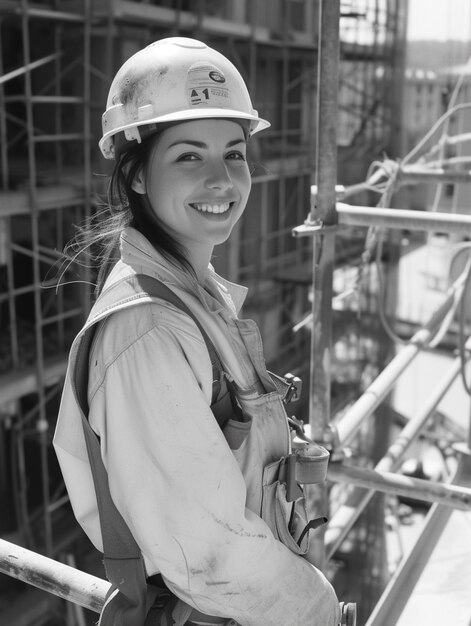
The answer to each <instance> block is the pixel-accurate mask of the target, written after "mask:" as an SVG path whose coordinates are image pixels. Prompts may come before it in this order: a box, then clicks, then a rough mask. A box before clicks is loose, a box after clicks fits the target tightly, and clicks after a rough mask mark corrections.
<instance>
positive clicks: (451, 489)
mask: <svg viewBox="0 0 471 626" xmlns="http://www.w3.org/2000/svg"><path fill="white" fill-rule="evenodd" d="M327 478H328V480H332V481H334V482H342V483H345V482H346V483H349V484H351V485H358V486H359V487H366V488H367V489H372V490H374V491H381V492H383V493H393V494H396V495H398V496H406V497H409V498H415V499H417V500H423V501H425V502H437V503H439V504H444V505H446V506H450V507H452V508H455V509H461V510H462V511H469V510H471V489H467V488H466V487H457V486H455V485H448V484H446V483H440V482H433V481H429V480H424V479H421V478H412V477H410V476H402V475H401V474H395V473H393V472H379V471H378V470H377V469H368V468H365V467H355V466H353V465H343V464H342V463H331V464H330V465H329V469H328V472H327Z"/></svg>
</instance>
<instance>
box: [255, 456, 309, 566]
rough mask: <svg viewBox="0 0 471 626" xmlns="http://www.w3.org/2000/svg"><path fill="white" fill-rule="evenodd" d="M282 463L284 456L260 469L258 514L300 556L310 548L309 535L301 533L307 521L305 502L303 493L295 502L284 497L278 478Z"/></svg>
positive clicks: (284, 491) (276, 535) (284, 492)
mask: <svg viewBox="0 0 471 626" xmlns="http://www.w3.org/2000/svg"><path fill="white" fill-rule="evenodd" d="M283 462H284V459H280V460H278V461H275V462H273V463H270V464H269V465H266V466H265V468H264V470H263V487H262V510H261V517H262V519H263V520H264V521H265V523H266V524H268V526H269V527H270V530H271V531H272V532H273V534H274V536H275V537H276V538H277V539H278V540H279V541H281V542H282V543H283V544H284V545H285V546H286V547H287V548H289V549H290V550H291V551H292V552H294V553H295V554H298V555H300V556H302V555H304V554H306V552H307V551H308V548H309V534H308V533H304V536H302V534H303V530H304V529H305V528H306V526H307V524H308V519H307V510H306V502H305V499H304V495H301V496H300V497H299V498H297V499H296V500H295V501H294V502H288V500H287V499H286V485H285V484H284V483H282V482H281V481H280V480H279V474H280V468H281V465H282V463H283ZM301 536H302V538H301V541H300V537H301Z"/></svg>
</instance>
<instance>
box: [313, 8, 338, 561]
mask: <svg viewBox="0 0 471 626" xmlns="http://www.w3.org/2000/svg"><path fill="white" fill-rule="evenodd" d="M339 19H340V2H339V0H321V2H320V3H319V52H318V67H317V85H318V89H317V129H318V130H317V142H316V185H317V189H318V194H317V206H312V207H311V213H310V217H309V222H310V223H316V222H317V221H318V220H319V219H320V220H322V221H323V222H324V223H329V221H331V223H333V217H334V216H335V201H336V195H335V184H336V179H337V141H336V127H337V100H338V73H339V48H340V45H339ZM334 246H335V239H334V233H333V232H329V233H327V234H324V236H323V240H322V242H319V241H317V238H316V237H313V244H312V247H313V250H312V264H313V268H312V269H313V272H312V276H313V278H312V292H313V299H312V315H313V320H314V323H313V330H312V333H311V358H310V383H309V424H310V427H311V433H312V436H313V437H314V439H316V440H317V441H320V442H323V443H330V440H329V435H330V431H329V420H330V364H329V362H328V361H329V359H330V354H331V336H332V315H331V310H332V307H331V302H332V289H333V264H334V253H335V249H334ZM306 496H307V501H308V502H309V506H310V507H314V508H315V510H317V512H319V511H325V512H326V513H327V508H328V498H327V486H326V485H325V484H320V485H309V486H308V488H307V489H306ZM317 514H318V513H317ZM324 532H325V531H324V529H323V527H321V528H320V529H318V530H317V531H316V533H315V534H314V533H313V534H312V538H311V548H310V555H311V558H312V560H314V562H316V564H317V565H318V567H319V568H320V569H324V568H325V546H324Z"/></svg>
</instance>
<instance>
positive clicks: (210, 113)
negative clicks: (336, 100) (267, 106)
mask: <svg viewBox="0 0 471 626" xmlns="http://www.w3.org/2000/svg"><path fill="white" fill-rule="evenodd" d="M199 119H240V120H247V121H248V122H252V124H251V129H250V135H254V134H255V133H258V132H259V131H261V130H265V129H266V128H269V127H270V126H271V124H270V122H268V121H267V120H264V119H263V118H261V117H258V116H257V115H249V114H247V113H244V112H242V111H238V110H236V109H221V108H209V107H208V108H204V109H199V110H197V111H192V110H184V111H174V112H172V113H167V114H165V115H159V116H158V117H155V118H150V119H146V120H140V121H138V122H135V123H134V124H132V126H133V127H134V128H138V127H139V126H148V125H150V124H165V123H167V122H186V121H191V120H199ZM129 126H130V125H129V124H125V125H123V126H120V127H118V128H113V130H111V131H109V132H108V133H105V134H104V135H103V137H102V138H101V140H100V142H99V146H100V150H101V152H102V154H103V156H104V157H105V159H113V158H114V151H113V136H114V135H116V134H118V133H120V132H124V131H125V130H127V129H128V128H129Z"/></svg>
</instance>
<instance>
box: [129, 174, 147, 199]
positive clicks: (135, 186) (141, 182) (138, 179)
mask: <svg viewBox="0 0 471 626" xmlns="http://www.w3.org/2000/svg"><path fill="white" fill-rule="evenodd" d="M131 187H132V190H133V191H135V192H136V193H140V194H142V195H145V194H146V193H147V190H146V180H145V173H144V168H143V167H140V168H139V169H138V171H137V172H136V175H135V176H134V178H133V181H132V184H131Z"/></svg>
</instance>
